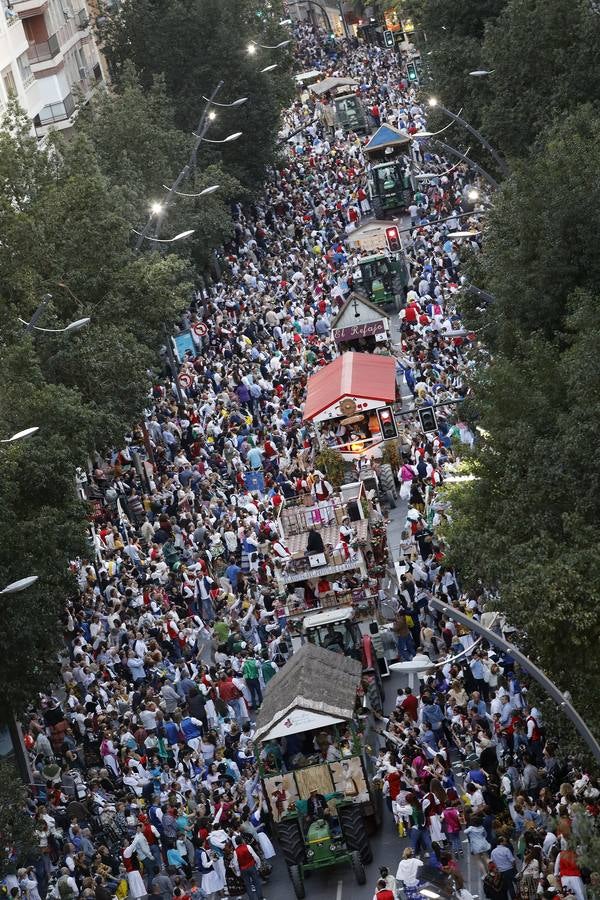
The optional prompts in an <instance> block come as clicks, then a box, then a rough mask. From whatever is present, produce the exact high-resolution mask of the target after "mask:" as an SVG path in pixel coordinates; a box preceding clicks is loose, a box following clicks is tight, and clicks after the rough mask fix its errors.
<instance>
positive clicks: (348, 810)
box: [338, 804, 373, 865]
mask: <svg viewBox="0 0 600 900" xmlns="http://www.w3.org/2000/svg"><path fill="white" fill-rule="evenodd" d="M338 815H339V818H340V825H341V826H342V834H343V835H344V840H345V842H346V846H347V847H348V850H357V851H358V853H359V856H360V860H361V862H362V863H363V865H368V863H370V862H373V851H372V849H371V845H370V843H369V838H368V835H367V829H366V826H365V820H364V818H363V812H362V809H361V807H360V806H354V805H352V804H349V805H348V806H341V807H339V809H338Z"/></svg>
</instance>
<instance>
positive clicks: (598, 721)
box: [448, 293, 600, 734]
mask: <svg viewBox="0 0 600 900" xmlns="http://www.w3.org/2000/svg"><path fill="white" fill-rule="evenodd" d="M568 308H569V309H570V310H571V313H570V315H568V316H567V317H566V319H565V328H566V333H565V335H564V339H563V341H562V342H561V344H560V345H559V343H558V342H556V341H555V342H551V341H549V340H547V339H545V338H543V337H541V336H539V335H534V336H530V337H528V338H527V337H518V338H516V339H515V341H514V343H513V345H512V347H511V351H512V352H511V354H510V356H508V355H506V354H504V353H497V354H496V355H495V357H494V359H493V361H492V362H491V364H490V365H489V367H488V368H487V369H485V370H484V371H482V372H481V373H480V374H479V375H478V376H477V378H476V379H475V384H474V389H475V395H476V403H477V409H478V412H479V413H480V416H481V425H482V426H483V428H484V430H485V432H486V433H487V437H486V439H485V441H484V442H483V444H482V446H481V447H480V449H479V451H478V452H477V453H476V454H475V456H474V459H473V460H472V462H471V466H472V471H473V474H474V475H475V476H476V478H477V480H476V481H473V482H469V483H466V484H461V485H459V486H456V487H454V488H453V490H452V495H451V496H452V503H453V510H454V514H453V524H452V526H451V528H450V530H449V533H448V539H449V542H450V546H451V549H452V558H453V561H454V562H455V564H456V565H457V566H458V567H459V569H460V571H461V574H462V576H463V578H464V580H465V582H466V584H471V585H474V584H476V583H477V582H478V581H479V580H482V581H483V582H484V583H486V584H492V585H496V586H497V587H498V588H499V591H500V606H501V608H502V609H503V610H505V611H506V613H507V615H508V617H509V620H510V621H511V622H513V623H514V624H515V625H517V626H518V627H519V628H520V629H522V630H523V631H524V632H526V633H527V635H528V642H529V653H530V655H531V656H532V658H533V659H534V660H536V661H537V662H538V663H539V664H540V665H541V667H542V668H543V669H544V670H545V671H546V672H547V673H548V675H549V676H550V677H551V678H552V679H553V680H554V681H556V683H557V684H558V686H559V687H561V688H562V689H563V690H567V689H568V690H570V691H571V693H572V695H573V702H574V705H575V707H576V708H577V709H578V711H579V712H580V713H581V715H582V716H583V717H584V718H585V719H586V721H587V722H588V724H589V725H590V727H592V728H595V729H596V733H597V734H598V733H600V714H599V712H598V708H597V704H596V702H595V694H594V692H593V691H592V690H590V685H591V684H593V683H594V679H595V670H596V661H595V654H594V652H593V648H594V647H595V646H596V644H597V642H598V640H600V625H599V623H598V617H597V615H596V606H597V604H598V603H599V602H600V562H599V561H598V554H597V523H598V521H600V500H599V497H600V493H599V491H598V488H599V486H600V484H599V482H600V467H599V466H598V462H597V459H596V457H595V454H594V453H593V449H592V448H593V446H594V444H593V435H594V433H595V431H594V429H595V428H596V430H597V421H598V416H599V414H600V358H599V357H598V354H597V346H598V341H599V340H600V314H599V313H598V298H597V295H586V294H581V293H575V294H574V295H572V296H571V298H570V301H569V304H568ZM507 327H508V326H507ZM595 348H596V349H595ZM583 385H585V389H584V390H583V389H582V386H583Z"/></svg>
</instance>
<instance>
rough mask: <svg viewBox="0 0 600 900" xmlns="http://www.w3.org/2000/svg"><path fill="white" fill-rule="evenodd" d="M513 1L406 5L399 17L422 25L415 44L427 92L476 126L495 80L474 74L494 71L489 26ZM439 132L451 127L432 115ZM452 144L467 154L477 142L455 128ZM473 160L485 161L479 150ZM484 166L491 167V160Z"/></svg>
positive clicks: (405, 1)
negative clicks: (487, 48)
mask: <svg viewBox="0 0 600 900" xmlns="http://www.w3.org/2000/svg"><path fill="white" fill-rule="evenodd" d="M506 3H507V0H482V2H479V0H466V2H463V3H460V4H454V5H452V4H449V3H446V2H444V0H402V2H401V4H400V11H399V15H401V16H402V17H403V18H404V17H408V16H410V17H411V19H412V20H413V22H414V23H415V25H416V28H417V30H416V33H415V42H416V44H417V46H418V47H419V48H420V50H421V59H422V61H423V64H424V66H425V68H426V72H427V74H428V76H429V77H430V79H431V82H430V83H429V82H427V83H425V84H424V85H423V93H424V94H425V92H427V94H434V95H436V96H438V97H439V99H440V101H441V102H442V103H443V105H444V106H445V107H446V108H447V109H450V110H452V111H453V112H458V111H459V110H460V109H462V110H463V115H464V117H465V118H466V119H467V121H469V122H470V123H471V124H472V125H474V126H476V127H477V126H479V125H480V124H481V114H480V113H481V107H482V104H483V103H484V102H485V99H486V97H487V96H488V93H489V90H490V85H492V82H490V80H489V79H485V78H474V77H471V76H469V72H471V71H474V70H475V69H485V68H488V67H487V66H486V65H485V64H484V54H483V38H484V34H485V30H486V27H487V26H488V25H489V24H490V23H493V22H494V21H495V20H497V18H498V16H499V15H500V14H501V12H502V10H503V9H504V7H505V6H506ZM432 122H434V123H436V126H435V127H436V128H442V127H443V126H444V125H446V124H447V120H446V121H445V120H444V117H443V115H442V114H437V115H436V114H435V113H433V114H432ZM450 134H451V137H450V136H448V141H449V143H451V144H453V145H454V146H459V145H460V146H461V147H462V148H463V149H464V148H466V147H467V145H468V144H469V143H472V141H471V139H470V138H469V136H468V134H466V133H464V132H462V131H461V129H460V128H459V127H457V126H455V127H453V129H452V131H451V133H450ZM471 155H472V156H473V157H474V158H478V157H479V156H480V155H481V156H482V158H483V153H482V152H481V151H480V150H479V148H478V147H474V148H473V152H472V153H471ZM483 165H484V167H486V168H489V167H490V159H489V157H487V156H486V157H485V161H484V162H483Z"/></svg>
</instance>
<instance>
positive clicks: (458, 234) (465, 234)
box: [448, 231, 481, 238]
mask: <svg viewBox="0 0 600 900" xmlns="http://www.w3.org/2000/svg"><path fill="white" fill-rule="evenodd" d="M480 234H481V232H480V231H449V232H448V237H449V238H471V237H478V236H479V235H480Z"/></svg>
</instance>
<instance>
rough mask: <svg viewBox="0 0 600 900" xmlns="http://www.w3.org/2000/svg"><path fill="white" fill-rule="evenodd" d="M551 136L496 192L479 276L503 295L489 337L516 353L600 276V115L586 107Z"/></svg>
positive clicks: (547, 330)
mask: <svg viewBox="0 0 600 900" xmlns="http://www.w3.org/2000/svg"><path fill="white" fill-rule="evenodd" d="M544 137H545V139H544V140H543V141H542V140H540V143H539V144H538V146H537V147H536V148H535V150H534V151H533V153H532V155H531V157H530V158H529V159H528V160H527V162H523V163H519V164H516V165H515V168H514V173H513V176H512V178H511V179H510V180H509V181H508V182H506V183H505V184H504V185H503V187H502V190H501V191H500V192H498V193H496V195H495V197H494V208H493V210H492V211H491V212H490V214H489V220H488V229H487V232H486V246H485V253H484V254H483V256H482V258H481V262H480V263H479V264H478V265H479V268H480V272H479V273H478V274H477V275H474V276H473V282H474V283H476V284H479V285H480V286H481V276H482V277H483V282H484V284H483V286H484V287H486V289H489V291H490V292H491V293H492V294H493V295H494V296H495V298H496V301H495V303H494V304H493V305H492V306H490V307H489V309H488V312H487V317H486V318H487V324H491V325H492V326H493V327H492V328H491V330H490V331H487V332H486V338H487V339H488V341H491V346H492V348H493V349H494V350H496V349H498V348H501V349H502V350H503V352H505V353H506V354H508V355H510V356H513V355H514V354H515V353H517V352H518V353H521V345H520V343H519V342H518V341H516V336H517V335H518V334H522V335H528V334H530V333H531V332H532V331H536V330H540V331H542V332H543V334H544V335H545V337H546V338H547V339H549V340H552V339H554V337H555V336H556V335H558V334H560V332H561V331H562V330H563V329H564V325H565V321H564V320H565V315H566V313H567V298H568V296H569V294H570V293H571V292H572V291H573V290H574V289H576V288H582V289H594V288H595V285H596V284H597V283H598V279H599V278H600V257H599V256H598V253H597V246H596V238H595V233H596V231H597V229H598V227H599V226H600V212H599V210H600V183H599V182H598V177H597V172H598V167H599V166H600V149H599V147H600V115H599V114H598V113H596V112H595V110H594V109H593V108H592V107H591V106H588V105H586V106H582V107H580V108H578V109H576V110H575V111H574V112H573V113H572V114H571V115H570V116H568V117H566V118H565V120H564V121H563V122H561V123H560V124H559V125H557V126H552V127H550V128H549V129H548V130H547V132H546V133H545V136H544ZM471 324H473V325H478V326H481V324H482V323H481V321H477V322H476V321H475V320H473V321H472V323H471ZM513 346H514V350H513V349H511V347H513Z"/></svg>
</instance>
